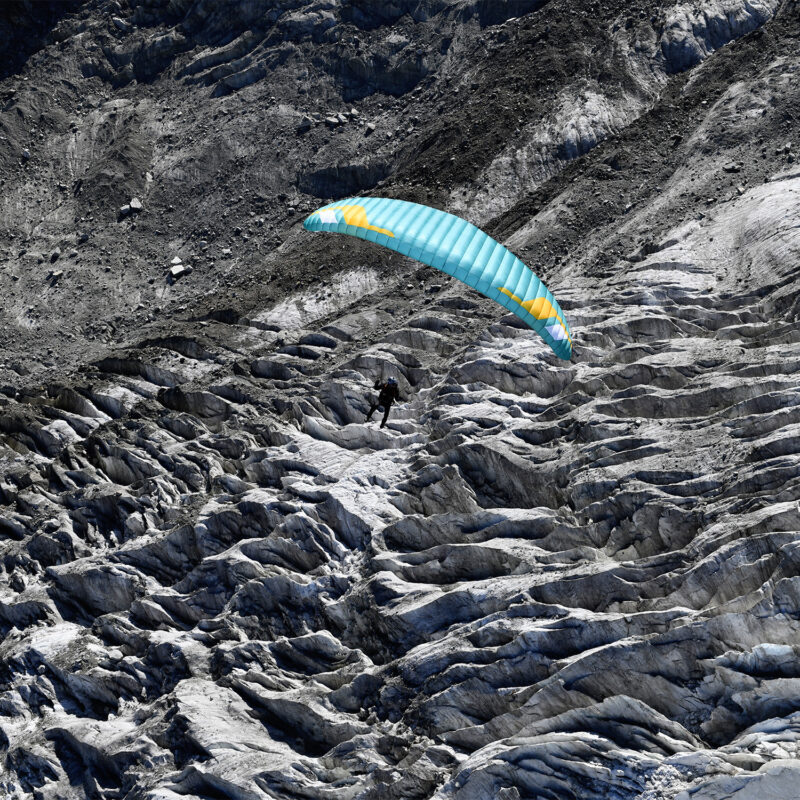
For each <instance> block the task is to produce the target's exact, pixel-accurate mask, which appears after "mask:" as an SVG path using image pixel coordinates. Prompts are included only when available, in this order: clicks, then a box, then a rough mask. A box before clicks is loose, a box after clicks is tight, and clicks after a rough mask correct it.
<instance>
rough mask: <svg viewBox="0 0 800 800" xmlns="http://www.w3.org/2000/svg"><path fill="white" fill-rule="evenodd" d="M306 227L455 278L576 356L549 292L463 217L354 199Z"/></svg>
mask: <svg viewBox="0 0 800 800" xmlns="http://www.w3.org/2000/svg"><path fill="white" fill-rule="evenodd" d="M303 227H304V228H305V229H306V230H309V231H330V232H333V233H347V234H349V235H350V236H357V237H358V238H359V239H366V240H367V241H368V242H375V243H376V244H380V245H383V246H384V247H388V248H389V249H391V250H396V251H397V252H398V253H402V254H403V255H405V256H409V257H410V258H414V259H416V260H417V261H421V262H422V263H423V264H428V265H429V266H431V267H435V268H436V269H438V270H441V271H442V272H445V273H447V274H448V275H452V276H453V277H454V278H458V280H460V281H463V282H464V283H466V284H467V285H468V286H471V287H472V288H473V289H477V290H478V291H479V292H481V293H482V294H484V295H486V297H488V298H490V299H491V300H494V301H495V302H496V303H499V304H500V305H501V306H504V307H505V308H507V309H508V310H509V311H511V312H513V313H514V314H516V315H517V316H518V317H519V318H520V319H521V320H522V321H523V322H525V323H526V324H527V325H528V326H530V327H531V328H532V329H533V330H535V331H536V332H537V333H538V334H539V335H540V336H541V337H542V339H544V340H545V342H547V344H548V345H550V347H551V348H552V349H553V352H554V353H555V354H556V355H557V356H559V357H560V358H563V359H569V358H570V356H571V355H572V331H571V330H570V327H569V324H568V323H567V320H566V318H565V316H564V312H563V311H562V310H561V306H560V305H559V304H558V301H557V300H556V299H555V297H553V295H552V294H551V293H550V291H549V290H548V288H547V287H546V286H545V285H544V284H543V283H542V282H541V281H540V280H539V279H538V278H537V277H536V276H535V275H534V274H533V272H531V270H530V269H529V268H528V267H526V266H525V264H523V263H522V261H520V260H519V259H518V258H517V257H516V256H515V255H514V254H513V253H512V252H511V251H510V250H508V249H507V248H505V247H503V245H501V244H500V243H499V242H496V241H495V240H494V239H492V237H491V236H488V235H487V234H485V233H484V232H483V231H482V230H480V228H477V227H475V225H473V224H471V223H470V222H467V221H466V220H464V219H461V218H460V217H456V216H454V215H453V214H448V213H447V212H445V211H439V210H438V209H436V208H429V207H428V206H423V205H419V204H418V203H409V202H407V201H405V200H391V199H389V198H384V197H351V198H349V199H347V200H339V201H337V202H335V203H329V204H328V205H327V206H323V207H322V208H320V209H317V210H316V211H314V212H313V213H312V214H311V215H310V216H309V217H308V218H307V219H306V221H305V222H304V223H303Z"/></svg>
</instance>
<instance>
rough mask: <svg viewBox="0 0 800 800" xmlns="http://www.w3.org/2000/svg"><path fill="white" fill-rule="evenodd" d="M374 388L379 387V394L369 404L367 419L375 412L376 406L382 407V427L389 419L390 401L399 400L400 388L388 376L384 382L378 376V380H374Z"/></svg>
mask: <svg viewBox="0 0 800 800" xmlns="http://www.w3.org/2000/svg"><path fill="white" fill-rule="evenodd" d="M375 388H376V389H380V394H379V395H378V400H377V402H373V403H371V404H370V407H369V413H368V414H367V421H369V419H370V418H371V417H372V415H373V414H374V413H375V409H376V408H383V421H382V422H381V428H382V427H383V426H384V425H385V424H386V420H387V419H389V409H391V407H392V403H394V402H396V401H399V400H400V389H399V387H398V385H397V381H396V380H395V379H394V378H389V380H387V381H386V382H385V383H382V382H381V380H380V378H378V380H377V381H375Z"/></svg>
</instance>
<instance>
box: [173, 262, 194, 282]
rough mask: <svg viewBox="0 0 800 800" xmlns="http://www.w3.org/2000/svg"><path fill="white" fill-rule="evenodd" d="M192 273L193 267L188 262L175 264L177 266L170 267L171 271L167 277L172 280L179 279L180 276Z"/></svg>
mask: <svg viewBox="0 0 800 800" xmlns="http://www.w3.org/2000/svg"><path fill="white" fill-rule="evenodd" d="M191 273H192V267H191V266H189V265H188V264H175V266H173V267H170V268H169V272H168V273H167V277H168V278H169V279H170V280H173V281H177V280H178V279H179V278H183V277H185V276H186V275H190V274H191Z"/></svg>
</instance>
